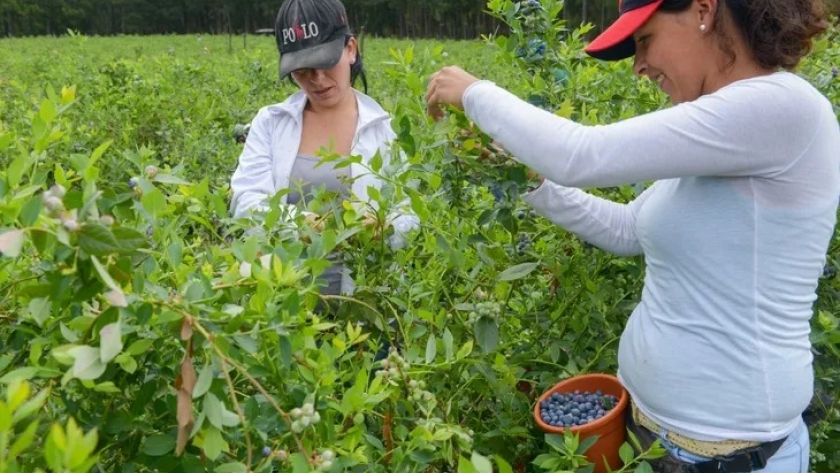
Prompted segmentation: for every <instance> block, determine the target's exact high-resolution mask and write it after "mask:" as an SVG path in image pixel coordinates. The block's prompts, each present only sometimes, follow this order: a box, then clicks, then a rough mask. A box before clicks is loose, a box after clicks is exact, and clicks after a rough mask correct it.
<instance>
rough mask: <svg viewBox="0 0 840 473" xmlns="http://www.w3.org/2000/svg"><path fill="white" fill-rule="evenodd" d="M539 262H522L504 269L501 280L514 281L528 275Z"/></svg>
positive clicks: (500, 276) (500, 275)
mask: <svg viewBox="0 0 840 473" xmlns="http://www.w3.org/2000/svg"><path fill="white" fill-rule="evenodd" d="M537 265H539V263H522V264H517V265H516V266H511V267H510V268H508V269H506V270H504V271H502V272H501V274H499V278H498V279H499V281H513V280H515V279H521V278H524V277H525V276H527V275H528V274H530V273H531V271H533V270H534V269H535V268H536V267H537Z"/></svg>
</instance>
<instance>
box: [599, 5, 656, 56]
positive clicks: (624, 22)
mask: <svg viewBox="0 0 840 473" xmlns="http://www.w3.org/2000/svg"><path fill="white" fill-rule="evenodd" d="M664 1H665V0H620V2H619V4H618V11H619V17H618V19H617V20H615V22H614V23H613V24H612V25H610V26H609V27H608V28H607V29H605V30H604V31H603V32H602V33H601V34H600V35H598V37H597V38H595V39H594V40H593V41H592V42H591V43H589V45H587V46H586V48H585V49H584V51H586V53H587V54H589V55H590V56H592V57H594V58H596V59H603V60H605V61H617V60H619V59H625V58H628V57H630V56H633V55H634V54H636V43H635V41H633V33H635V32H636V30H638V29H639V28H640V27H641V26H642V25H643V24H645V22H647V21H648V20H649V19H650V17H652V16H653V14H654V13H656V10H658V9H659V6H660V5H662V2H664Z"/></svg>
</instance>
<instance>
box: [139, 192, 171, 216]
mask: <svg viewBox="0 0 840 473" xmlns="http://www.w3.org/2000/svg"><path fill="white" fill-rule="evenodd" d="M140 203H142V204H143V207H144V208H145V209H146V211H148V212H149V213H150V214H152V215H153V216H155V217H159V216H160V215H163V213H165V212H166V197H165V196H164V195H163V192H161V191H160V190H159V189H152V190H150V191H149V192H146V193H144V194H143V197H141V198H140Z"/></svg>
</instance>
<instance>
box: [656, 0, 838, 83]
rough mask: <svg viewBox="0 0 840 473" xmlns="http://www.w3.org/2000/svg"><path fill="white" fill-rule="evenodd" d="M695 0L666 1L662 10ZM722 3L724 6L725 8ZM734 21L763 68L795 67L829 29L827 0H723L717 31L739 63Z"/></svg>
mask: <svg viewBox="0 0 840 473" xmlns="http://www.w3.org/2000/svg"><path fill="white" fill-rule="evenodd" d="M692 3H694V0H665V1H664V2H663V3H662V5H661V6H660V7H659V10H661V11H665V12H680V11H684V10H687V9H688V7H690V6H691V4H692ZM721 5H723V6H724V8H721ZM730 21H731V22H733V23H734V27H735V30H736V31H737V32H738V33H740V34H741V35H742V37H743V38H744V40H745V41H746V43H747V47H748V48H749V50H750V52H751V53H752V55H753V58H754V59H755V60H756V62H758V64H759V65H760V66H761V67H764V68H769V69H775V68H779V67H781V68H783V69H786V70H791V69H793V68H795V67H796V66H797V65H798V64H799V61H800V60H801V59H802V58H803V57H804V56H805V55H806V54H808V52H809V51H810V50H811V45H812V40H813V38H814V37H815V36H818V35H820V34H822V33H823V32H824V31H825V30H826V29H827V28H828V21H827V20H826V17H825V4H824V3H823V0H719V2H718V9H717V11H716V12H715V25H716V27H715V30H716V33H717V35H718V40H719V44H720V47H721V49H722V50H723V52H724V53H725V54H726V55H727V56H728V57H729V63H728V64H727V67H729V66H731V65H732V64H734V63H735V51H734V50H733V48H732V38H731V37H730V36H729V33H728V32H727V28H724V27H722V26H724V25H726V24H727V23H728V22H730Z"/></svg>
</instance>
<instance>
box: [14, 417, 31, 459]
mask: <svg viewBox="0 0 840 473" xmlns="http://www.w3.org/2000/svg"><path fill="white" fill-rule="evenodd" d="M37 432H38V421H34V422H32V423H31V424H29V426H27V427H26V430H24V431H23V432H22V433H20V434H18V435H17V438H16V439H15V441H14V443H13V444H12V446H11V448H9V452H8V455H7V456H8V458H15V457H16V456H18V455H20V454H21V453H23V452H24V451H26V449H27V448H29V446H30V445H32V442H34V441H35V434H36V433H37ZM13 438H14V437H13Z"/></svg>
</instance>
